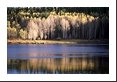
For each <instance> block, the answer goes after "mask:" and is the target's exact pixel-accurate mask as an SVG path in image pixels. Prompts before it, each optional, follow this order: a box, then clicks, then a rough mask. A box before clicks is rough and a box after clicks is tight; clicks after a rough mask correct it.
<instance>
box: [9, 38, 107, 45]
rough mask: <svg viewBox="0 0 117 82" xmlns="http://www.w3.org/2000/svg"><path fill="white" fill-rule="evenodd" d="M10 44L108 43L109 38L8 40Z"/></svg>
mask: <svg viewBox="0 0 117 82" xmlns="http://www.w3.org/2000/svg"><path fill="white" fill-rule="evenodd" d="M7 43H8V44H108V40H81V39H75V40H74V39H72V40H21V39H18V40H16V39H15V40H7Z"/></svg>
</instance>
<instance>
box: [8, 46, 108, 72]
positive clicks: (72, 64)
mask: <svg viewBox="0 0 117 82" xmlns="http://www.w3.org/2000/svg"><path fill="white" fill-rule="evenodd" d="M7 73H8V74H87V73H88V74H105V73H106V74H108V73H109V47H108V45H92V44H88V45H84V44H80V45H60V44H53V45H46V44H44V45H43V44H42V45H40V44H8V46H7Z"/></svg>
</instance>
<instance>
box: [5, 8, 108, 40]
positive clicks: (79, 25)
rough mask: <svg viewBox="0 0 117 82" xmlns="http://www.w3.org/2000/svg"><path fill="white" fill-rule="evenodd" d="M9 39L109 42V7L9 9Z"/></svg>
mask: <svg viewBox="0 0 117 82" xmlns="http://www.w3.org/2000/svg"><path fill="white" fill-rule="evenodd" d="M7 38H8V39H24V40H25V39H30V40H36V39H88V40H90V39H109V8H108V7H8V8H7Z"/></svg>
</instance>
